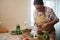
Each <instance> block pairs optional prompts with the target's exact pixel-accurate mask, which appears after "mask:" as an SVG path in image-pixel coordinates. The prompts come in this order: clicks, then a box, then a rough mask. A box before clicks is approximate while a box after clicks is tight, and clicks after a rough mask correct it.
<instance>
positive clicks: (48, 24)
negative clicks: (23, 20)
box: [34, 0, 59, 40]
mask: <svg viewBox="0 0 60 40" xmlns="http://www.w3.org/2000/svg"><path fill="white" fill-rule="evenodd" d="M34 6H35V8H36V10H35V11H34V25H35V28H36V34H42V31H46V32H47V33H49V40H55V28H54V25H55V24H56V23H57V22H58V21H59V19H58V18H57V17H56V15H55V13H54V11H53V10H52V9H51V8H49V7H46V6H44V3H43V0H34Z"/></svg>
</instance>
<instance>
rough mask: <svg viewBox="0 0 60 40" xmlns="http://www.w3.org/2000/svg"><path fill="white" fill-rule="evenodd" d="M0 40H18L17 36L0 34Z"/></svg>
mask: <svg viewBox="0 0 60 40" xmlns="http://www.w3.org/2000/svg"><path fill="white" fill-rule="evenodd" d="M0 40H20V38H19V35H11V34H10V33H0Z"/></svg>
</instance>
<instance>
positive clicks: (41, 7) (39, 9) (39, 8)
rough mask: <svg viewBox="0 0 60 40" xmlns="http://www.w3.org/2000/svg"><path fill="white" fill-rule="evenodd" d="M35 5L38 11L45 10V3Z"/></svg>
mask: <svg viewBox="0 0 60 40" xmlns="http://www.w3.org/2000/svg"><path fill="white" fill-rule="evenodd" d="M34 6H35V8H36V10H37V11H39V12H41V11H43V8H44V6H43V5H34Z"/></svg>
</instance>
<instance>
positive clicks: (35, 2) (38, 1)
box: [33, 0, 44, 5]
mask: <svg viewBox="0 0 60 40" xmlns="http://www.w3.org/2000/svg"><path fill="white" fill-rule="evenodd" d="M33 4H34V5H44V2H43V0H34V3H33Z"/></svg>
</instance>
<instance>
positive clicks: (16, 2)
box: [0, 0, 31, 30]
mask: <svg viewBox="0 0 60 40" xmlns="http://www.w3.org/2000/svg"><path fill="white" fill-rule="evenodd" d="M30 4H31V2H30V0H0V22H1V23H2V25H3V26H4V27H7V28H8V29H9V30H14V29H15V27H16V24H19V25H21V28H22V29H23V28H25V27H26V26H25V24H24V22H27V23H28V25H30V16H31V12H30V9H31V8H30V7H31V6H30Z"/></svg>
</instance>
